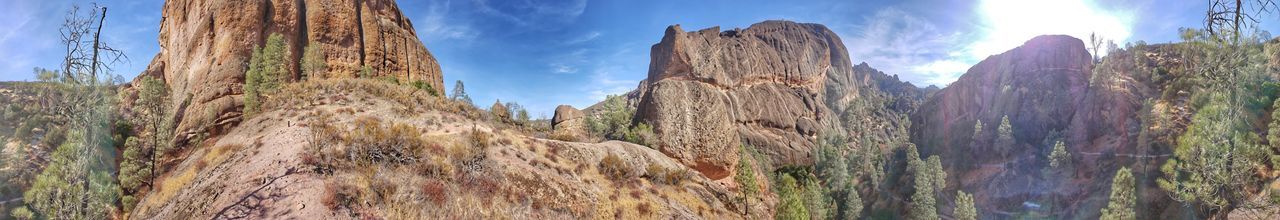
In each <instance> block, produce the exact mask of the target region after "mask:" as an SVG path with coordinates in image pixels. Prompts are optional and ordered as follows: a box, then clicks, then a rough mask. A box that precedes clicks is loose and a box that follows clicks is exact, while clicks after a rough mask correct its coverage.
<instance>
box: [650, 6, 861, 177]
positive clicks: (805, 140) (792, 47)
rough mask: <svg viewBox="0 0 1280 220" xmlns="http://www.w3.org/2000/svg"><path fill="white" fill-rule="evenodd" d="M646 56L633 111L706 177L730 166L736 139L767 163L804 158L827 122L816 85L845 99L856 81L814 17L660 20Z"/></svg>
mask: <svg viewBox="0 0 1280 220" xmlns="http://www.w3.org/2000/svg"><path fill="white" fill-rule="evenodd" d="M651 59H652V60H651V63H650V65H649V77H648V79H647V80H646V83H647V84H646V85H641V86H640V88H641V89H642V90H643V91H642V92H643V94H642V95H640V96H639V97H640V99H641V100H640V103H639V105H638V110H637V113H636V121H638V122H645V123H649V124H650V125H653V126H654V132H655V133H657V134H658V135H657V136H658V143H657V146H656V147H657V148H658V149H661V151H662V152H663V153H665V154H667V155H669V156H672V157H674V158H676V159H677V160H679V161H681V162H682V163H684V164H686V165H688V166H691V167H693V168H694V169H696V170H698V171H700V172H702V173H703V174H705V175H706V176H707V177H709V178H712V179H722V178H725V177H727V176H729V175H730V174H731V173H732V172H733V170H732V169H733V167H734V165H735V164H736V163H737V158H738V157H737V153H738V149H739V146H740V145H747V146H749V147H753V148H755V149H757V151H758V152H761V153H763V154H766V155H768V156H769V157H770V158H773V159H774V161H773V163H775V164H777V165H794V164H808V163H811V159H810V157H809V152H810V149H812V148H813V146H814V140H815V137H816V134H817V133H818V132H819V131H820V130H821V129H823V128H825V127H829V126H831V124H836V123H832V121H834V117H831V113H830V110H829V109H828V108H827V104H826V103H824V101H829V100H828V99H826V98H825V97H826V96H825V95H826V93H832V92H829V91H834V93H840V94H841V96H845V95H848V96H850V98H844V97H840V98H835V99H832V100H830V101H833V102H835V101H839V100H848V99H852V97H856V96H857V93H856V92H853V90H854V89H851V88H857V86H859V84H858V83H860V82H861V81H857V80H855V79H852V78H853V77H852V76H851V75H852V65H851V64H850V61H849V57H848V54H847V50H846V49H845V47H844V45H843V43H841V41H840V38H839V37H838V36H836V35H835V33H833V32H831V31H830V30H828V29H827V28H826V27H823V26H822V25H818V24H800V23H794V22H787V21H766V22H763V23H759V24H755V25H752V26H751V27H749V28H747V29H734V30H730V31H724V32H721V31H720V30H719V28H718V27H714V28H709V29H704V30H700V31H696V32H685V31H684V30H682V29H681V28H680V26H679V25H675V26H670V27H668V28H667V30H666V35H665V36H663V38H662V41H661V42H660V43H658V44H655V45H654V46H653V48H652V52H651ZM829 78H845V79H849V80H848V81H842V82H828V79H829Z"/></svg>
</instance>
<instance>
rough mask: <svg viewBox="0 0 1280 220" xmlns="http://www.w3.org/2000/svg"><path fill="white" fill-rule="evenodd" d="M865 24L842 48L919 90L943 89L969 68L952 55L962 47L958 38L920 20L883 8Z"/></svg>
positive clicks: (855, 57)
mask: <svg viewBox="0 0 1280 220" xmlns="http://www.w3.org/2000/svg"><path fill="white" fill-rule="evenodd" d="M864 20H865V21H867V23H865V24H863V25H861V26H860V27H857V29H859V30H861V34H858V35H854V38H851V39H850V40H847V42H848V43H846V44H845V45H849V53H850V56H852V57H853V59H854V61H855V62H858V61H862V62H867V63H868V64H870V65H871V66H872V67H874V68H877V69H880V70H881V71H884V72H885V73H888V74H899V75H900V77H902V78H903V80H906V81H910V82H914V83H916V84H920V85H921V86H924V84H933V85H938V86H944V85H946V84H947V83H950V82H952V81H955V79H956V77H958V76H959V75H960V74H962V73H964V70H965V68H967V66H968V65H969V64H971V62H969V60H968V59H967V58H966V57H965V56H962V55H963V54H962V53H956V52H955V51H957V50H960V49H962V48H963V47H961V46H960V45H964V43H965V42H963V41H962V40H963V36H962V35H961V34H959V33H947V32H944V31H942V30H940V29H939V28H938V27H937V26H936V25H934V24H933V23H932V22H929V21H927V20H924V19H923V18H920V17H916V16H914V15H911V14H909V13H907V12H904V11H902V10H898V9H896V8H885V9H881V10H879V11H877V12H876V13H875V14H873V15H871V16H868V17H866V18H865V19H864ZM960 66H964V68H959V67H960Z"/></svg>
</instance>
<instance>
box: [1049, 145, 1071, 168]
mask: <svg viewBox="0 0 1280 220" xmlns="http://www.w3.org/2000/svg"><path fill="white" fill-rule="evenodd" d="M1070 162H1071V153H1069V152H1067V147H1066V144H1063V143H1062V141H1058V142H1057V143H1054V144H1053V152H1052V153H1049V167H1053V168H1055V169H1056V168H1059V167H1062V166H1066V165H1067V164H1069V163H1070Z"/></svg>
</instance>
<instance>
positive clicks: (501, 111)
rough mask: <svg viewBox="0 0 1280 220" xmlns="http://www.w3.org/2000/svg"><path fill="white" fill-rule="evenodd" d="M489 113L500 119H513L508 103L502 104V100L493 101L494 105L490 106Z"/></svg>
mask: <svg viewBox="0 0 1280 220" xmlns="http://www.w3.org/2000/svg"><path fill="white" fill-rule="evenodd" d="M489 114H492V115H493V118H494V119H495V120H498V121H503V122H505V121H510V120H511V112H510V111H509V110H507V106H506V105H503V104H502V100H497V101H494V102H493V106H490V107H489Z"/></svg>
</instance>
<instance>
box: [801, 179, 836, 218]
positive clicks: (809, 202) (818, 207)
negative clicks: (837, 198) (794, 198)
mask: <svg viewBox="0 0 1280 220" xmlns="http://www.w3.org/2000/svg"><path fill="white" fill-rule="evenodd" d="M803 190H804V205H805V209H806V210H808V211H809V216H810V217H814V218H819V219H832V218H835V216H834V214H836V213H835V212H832V210H834V209H835V207H834V206H833V205H834V203H833V201H831V200H832V198H831V197H830V196H828V194H827V189H826V187H822V185H821V183H819V182H818V180H817V179H814V178H806V179H805V181H804V189H803Z"/></svg>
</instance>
